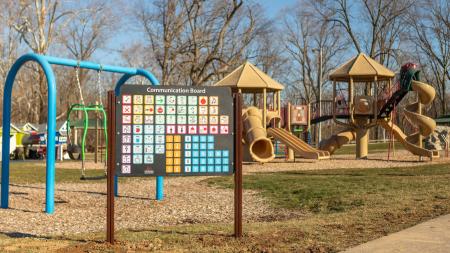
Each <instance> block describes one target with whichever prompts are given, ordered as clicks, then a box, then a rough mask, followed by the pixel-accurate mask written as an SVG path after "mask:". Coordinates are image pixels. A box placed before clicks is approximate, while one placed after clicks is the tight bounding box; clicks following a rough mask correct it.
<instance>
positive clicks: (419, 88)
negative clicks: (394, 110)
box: [380, 80, 439, 159]
mask: <svg viewBox="0 0 450 253" xmlns="http://www.w3.org/2000/svg"><path fill="white" fill-rule="evenodd" d="M412 90H413V91H416V92H417V94H418V97H419V99H418V101H417V102H415V103H412V104H409V105H407V106H406V107H405V109H404V112H405V116H406V118H408V120H409V121H410V122H411V123H412V124H415V125H418V126H419V131H418V132H416V133H413V134H412V135H410V136H407V135H406V134H405V133H403V131H402V130H401V129H400V128H399V127H398V126H396V125H395V124H393V123H392V121H387V120H380V122H381V126H382V127H384V128H385V129H386V130H387V131H391V130H392V131H393V133H394V135H395V137H396V138H397V139H398V140H399V141H400V142H401V143H402V144H403V146H404V147H405V149H406V150H408V151H409V152H411V153H413V154H414V155H418V156H425V157H429V158H430V159H433V158H434V157H439V151H437V150H428V149H424V148H421V147H419V146H418V145H416V144H417V142H418V139H419V137H420V136H428V135H430V134H432V133H433V131H434V129H435V128H436V121H434V120H433V119H432V118H430V117H427V116H425V115H422V114H420V113H418V112H417V111H418V110H417V109H418V108H419V107H420V106H421V105H425V106H427V105H430V104H431V102H433V99H434V96H435V95H436V91H435V90H434V88H433V87H432V86H431V85H428V84H426V83H422V82H419V81H414V80H413V81H412Z"/></svg>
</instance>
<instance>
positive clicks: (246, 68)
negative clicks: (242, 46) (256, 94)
mask: <svg viewBox="0 0 450 253" xmlns="http://www.w3.org/2000/svg"><path fill="white" fill-rule="evenodd" d="M214 86H220V87H231V88H232V89H233V90H238V89H241V90H242V91H244V92H245V91H257V90H262V89H264V88H265V89H268V90H275V91H278V90H283V89H284V86H283V85H282V84H280V83H279V82H277V81H275V80H273V79H272V78H271V77H270V76H268V75H267V74H265V73H264V72H262V71H261V70H260V69H258V68H257V67H255V65H253V64H251V63H250V62H248V61H247V62H245V63H244V64H242V65H241V66H239V67H238V68H237V69H235V70H233V72H231V73H230V74H228V75H227V76H225V77H224V78H223V79H222V80H220V81H218V82H217V83H216V84H214Z"/></svg>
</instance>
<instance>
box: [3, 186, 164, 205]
mask: <svg viewBox="0 0 450 253" xmlns="http://www.w3.org/2000/svg"><path fill="white" fill-rule="evenodd" d="M9 185H10V186H15V187H19V188H28V189H41V190H45V187H41V186H31V185H21V184H9ZM56 190H57V191H61V192H74V193H86V194H93V195H101V196H106V192H96V191H80V190H67V189H56ZM18 194H19V195H20V194H23V195H25V194H26V195H28V193H18ZM117 198H124V199H136V200H156V198H145V197H133V196H128V195H119V196H117ZM56 203H57V202H56ZM65 203H67V202H65Z"/></svg>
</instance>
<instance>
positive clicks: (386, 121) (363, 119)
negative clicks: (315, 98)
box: [312, 54, 439, 159]
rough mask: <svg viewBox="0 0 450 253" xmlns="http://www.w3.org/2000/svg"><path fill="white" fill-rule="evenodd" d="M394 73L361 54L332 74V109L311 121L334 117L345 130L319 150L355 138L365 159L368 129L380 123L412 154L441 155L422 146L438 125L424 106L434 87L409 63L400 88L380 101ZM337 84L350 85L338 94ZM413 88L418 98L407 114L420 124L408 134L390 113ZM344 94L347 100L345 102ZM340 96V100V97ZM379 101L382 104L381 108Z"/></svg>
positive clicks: (413, 121)
mask: <svg viewBox="0 0 450 253" xmlns="http://www.w3.org/2000/svg"><path fill="white" fill-rule="evenodd" d="M394 76H395V74H394V73H393V72H392V71H390V70H389V69H387V68H385V67H384V66H382V65H380V64H379V63H377V62H376V61H375V60H373V59H371V58H369V57H368V56H366V55H364V54H359V55H358V56H356V57H354V58H353V59H351V60H350V61H348V62H346V63H344V64H343V65H341V66H340V67H338V68H337V69H336V70H335V71H334V72H333V73H331V74H330V79H331V80H332V82H333V98H334V100H333V101H331V108H332V110H331V112H329V113H325V114H321V115H319V116H318V117H315V118H314V119H313V120H312V121H314V123H316V122H320V121H324V120H329V119H333V121H334V122H335V123H336V124H338V125H341V126H344V127H345V128H346V130H344V131H341V132H340V133H337V134H335V135H333V136H331V137H330V138H329V139H328V140H324V141H322V142H321V143H320V149H321V150H326V151H328V152H330V154H332V153H333V152H334V151H335V150H336V149H338V148H340V147H341V146H342V145H344V144H346V143H348V142H350V141H352V140H355V141H356V158H357V159H366V158H367V156H368V144H369V136H368V130H369V129H370V128H372V127H375V126H377V125H380V126H382V127H383V128H385V129H386V130H387V131H389V132H391V134H393V135H395V137H396V138H397V139H398V140H399V141H400V142H401V143H402V144H403V146H404V147H405V149H407V150H408V151H410V152H411V153H412V154H414V155H417V156H420V157H422V156H424V157H428V158H430V159H433V158H435V157H438V156H439V153H438V152H437V151H431V150H427V149H424V148H423V147H422V138H423V137H424V136H428V135H430V134H431V133H432V132H433V130H434V128H435V126H436V123H435V122H434V120H433V119H431V118H429V117H427V116H425V115H423V114H422V113H423V111H422V110H423V107H424V106H427V105H429V104H430V103H431V102H432V101H433V99H434V96H435V90H434V89H433V87H431V86H430V85H428V84H425V83H422V82H420V81H419V70H417V66H416V65H413V64H407V65H405V66H403V67H402V70H401V73H400V85H399V86H398V90H395V91H394V92H393V94H392V95H391V94H384V95H385V97H387V98H388V99H387V101H384V100H379V99H378V97H379V91H380V90H382V89H381V86H382V85H384V87H387V90H388V91H391V90H392V80H393V78H394ZM338 83H346V84H347V89H339V91H340V92H341V93H346V94H339V95H338V94H337V90H338V88H339V86H338ZM343 91H344V92H343ZM410 91H414V92H416V93H417V96H418V100H417V101H416V102H414V103H412V104H409V105H407V106H406V107H405V108H404V113H405V116H406V118H407V119H408V120H409V121H410V123H411V124H413V125H418V126H419V131H418V132H416V133H414V134H412V135H410V136H407V135H406V134H404V133H403V131H402V130H401V129H400V128H399V127H398V126H397V125H395V124H394V123H393V121H392V117H391V113H392V111H393V110H394V109H395V107H396V106H397V105H398V103H399V102H400V101H401V100H402V99H403V98H404V97H405V95H406V94H407V93H408V92H410ZM345 97H347V101H345V100H343V101H342V98H345ZM338 98H341V99H339V100H338ZM327 103H329V102H327ZM329 104H330V103H329ZM379 104H383V106H382V107H381V109H380V110H379ZM322 108H324V106H322ZM328 108H329V106H328Z"/></svg>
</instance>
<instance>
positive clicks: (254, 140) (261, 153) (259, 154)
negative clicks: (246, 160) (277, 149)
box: [242, 107, 275, 163]
mask: <svg viewBox="0 0 450 253" xmlns="http://www.w3.org/2000/svg"><path fill="white" fill-rule="evenodd" d="M242 121H243V124H244V140H245V147H246V150H247V151H248V152H249V154H250V156H251V158H252V159H253V160H254V161H257V162H262V163H266V162H270V161H272V160H273V159H275V153H274V150H273V145H272V141H271V140H270V139H269V138H267V132H266V129H264V127H263V123H262V115H261V111H260V110H259V109H258V108H256V107H249V108H248V109H247V110H244V111H243V117H242Z"/></svg>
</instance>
